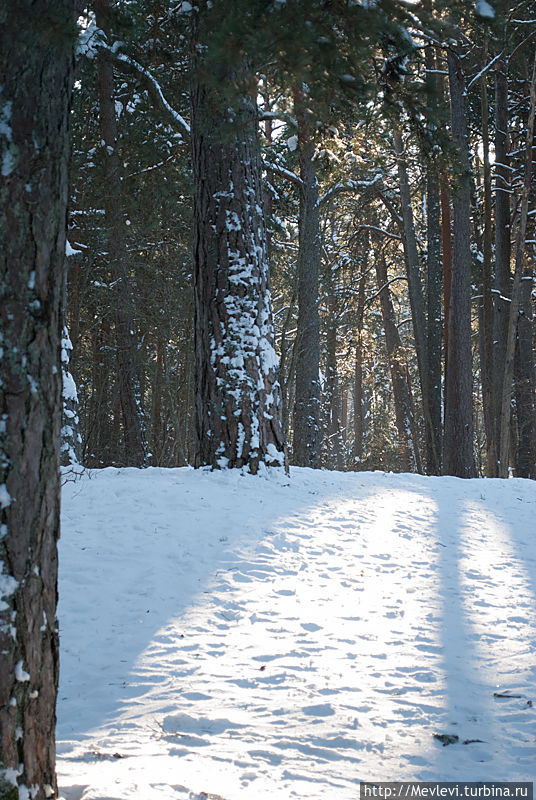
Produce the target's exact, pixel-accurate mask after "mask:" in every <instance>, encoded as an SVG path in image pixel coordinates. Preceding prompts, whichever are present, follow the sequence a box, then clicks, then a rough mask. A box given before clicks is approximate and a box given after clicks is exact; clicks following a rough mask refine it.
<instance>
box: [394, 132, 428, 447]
mask: <svg viewBox="0 0 536 800" xmlns="http://www.w3.org/2000/svg"><path fill="white" fill-rule="evenodd" d="M393 141H394V146H395V154H396V160H397V169H398V183H399V186H400V202H401V209H402V220H403V225H404V253H405V256H406V267H407V276H408V289H409V302H410V308H411V320H412V324H413V337H414V339H415V351H416V355H417V365H418V369H419V382H420V386H421V397H422V406H423V416H424V425H425V430H426V441H427V443H428V444H429V445H430V447H431V446H432V442H433V441H434V434H433V430H432V416H431V411H430V397H429V375H428V348H427V334H426V319H425V315H424V293H423V288H422V282H421V275H420V259H419V251H418V249H417V237H416V235H415V222H414V218H413V209H412V206H411V193H410V188H409V178H408V172H407V166H406V157H405V154H404V145H403V142H402V136H401V134H400V131H399V130H398V129H397V128H395V129H394V132H393Z"/></svg>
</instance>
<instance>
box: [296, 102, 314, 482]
mask: <svg viewBox="0 0 536 800" xmlns="http://www.w3.org/2000/svg"><path fill="white" fill-rule="evenodd" d="M294 113H295V115H296V119H297V121H298V150H299V161H300V177H301V180H302V186H301V193H300V222H299V226H300V227H299V249H298V260H297V264H296V271H297V277H298V327H297V332H296V396H295V400H294V437H293V447H292V450H293V455H294V463H295V464H297V465H299V466H302V467H318V466H320V433H319V420H320V384H319V369H320V322H319V317H318V273H319V268H320V215H319V205H318V180H317V177H316V172H315V167H314V162H313V155H314V142H313V139H312V133H311V121H310V119H309V112H308V111H307V109H306V107H305V98H304V93H303V90H302V89H296V91H295V92H294Z"/></svg>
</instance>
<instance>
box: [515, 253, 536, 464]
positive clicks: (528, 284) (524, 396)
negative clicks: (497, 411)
mask: <svg viewBox="0 0 536 800" xmlns="http://www.w3.org/2000/svg"><path fill="white" fill-rule="evenodd" d="M533 286H534V278H533V275H532V274H531V270H530V268H527V274H526V275H524V276H523V278H522V280H521V286H520V290H519V320H518V323H517V351H516V362H515V396H516V411H517V413H516V417H517V457H516V466H517V469H516V474H517V477H518V478H533V479H534V478H536V449H535V418H536V408H535V397H536V374H535V369H534V347H533V331H534V314H533V309H532V290H533Z"/></svg>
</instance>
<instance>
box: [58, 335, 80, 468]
mask: <svg viewBox="0 0 536 800" xmlns="http://www.w3.org/2000/svg"><path fill="white" fill-rule="evenodd" d="M72 349H73V345H72V342H71V339H70V337H69V331H68V330H67V328H66V327H64V328H63V334H62V339H61V374H62V397H63V421H62V426H61V464H62V466H64V467H68V466H69V465H70V464H78V451H79V449H80V443H81V441H82V440H81V438H80V433H79V430H78V412H77V406H78V393H77V391H76V384H75V382H74V378H73V376H72V375H71V373H70V372H69V359H70V355H69V354H70V351H71V350H72Z"/></svg>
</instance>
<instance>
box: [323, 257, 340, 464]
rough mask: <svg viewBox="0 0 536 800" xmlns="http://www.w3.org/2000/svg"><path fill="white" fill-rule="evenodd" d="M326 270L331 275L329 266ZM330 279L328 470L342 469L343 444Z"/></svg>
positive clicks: (327, 411)
mask: <svg viewBox="0 0 536 800" xmlns="http://www.w3.org/2000/svg"><path fill="white" fill-rule="evenodd" d="M328 270H329V272H330V273H331V268H330V265H328ZM332 283H333V281H332V277H331V275H330V276H329V278H328V280H327V284H328V286H329V289H330V293H329V295H328V297H327V306H328V330H327V335H326V390H325V409H326V434H327V438H326V440H325V445H324V449H325V453H326V466H327V467H328V469H342V468H343V442H342V432H341V393H340V382H339V371H338V369H337V301H336V298H335V295H334V293H333V286H332ZM330 284H331V285H330Z"/></svg>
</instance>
